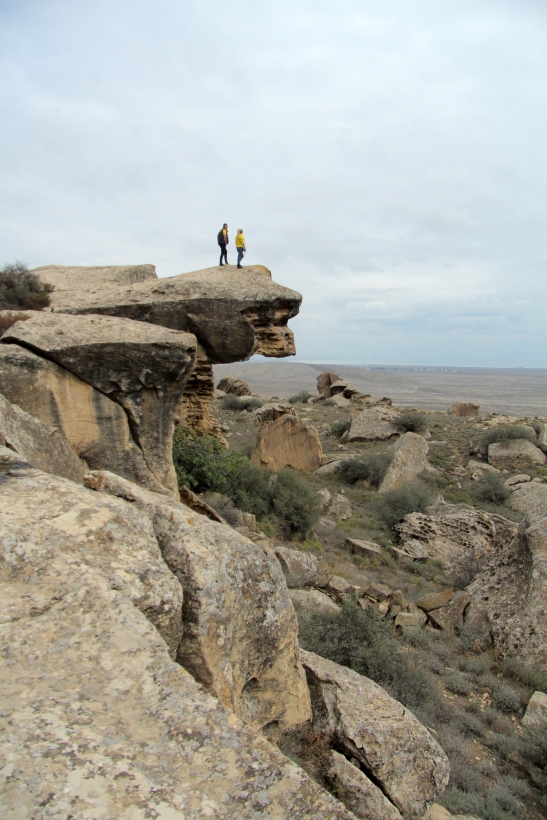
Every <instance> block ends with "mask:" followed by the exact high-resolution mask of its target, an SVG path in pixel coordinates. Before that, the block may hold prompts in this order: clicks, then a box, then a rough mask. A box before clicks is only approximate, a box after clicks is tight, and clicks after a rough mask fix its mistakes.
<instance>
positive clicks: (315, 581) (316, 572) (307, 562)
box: [275, 547, 332, 589]
mask: <svg viewBox="0 0 547 820" xmlns="http://www.w3.org/2000/svg"><path fill="white" fill-rule="evenodd" d="M275 554H276V557H277V560H278V561H279V563H280V564H281V569H282V570H283V575H284V576H285V581H286V582H287V586H288V587H289V589H302V588H305V587H319V588H320V589H321V588H322V587H326V586H327V584H328V583H329V581H330V579H331V577H332V573H331V572H329V571H328V570H326V569H324V568H323V567H321V566H320V565H319V561H318V560H317V558H316V557H315V555H312V554H311V553H309V552H299V551H298V550H291V549H288V548H287V547H276V548H275Z"/></svg>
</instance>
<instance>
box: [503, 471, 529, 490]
mask: <svg viewBox="0 0 547 820" xmlns="http://www.w3.org/2000/svg"><path fill="white" fill-rule="evenodd" d="M528 481H530V476H529V475H526V473H521V474H520V475H514V476H511V478H508V479H507V481H504V482H503V483H504V484H505V486H506V487H514V486H515V484H526V483H527V482H528Z"/></svg>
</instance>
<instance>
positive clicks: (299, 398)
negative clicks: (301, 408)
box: [289, 390, 313, 404]
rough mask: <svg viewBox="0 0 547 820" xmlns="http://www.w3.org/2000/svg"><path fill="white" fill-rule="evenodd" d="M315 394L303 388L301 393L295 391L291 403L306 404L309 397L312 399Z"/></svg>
mask: <svg viewBox="0 0 547 820" xmlns="http://www.w3.org/2000/svg"><path fill="white" fill-rule="evenodd" d="M312 396H313V394H312V393H308V391H307V390H301V391H300V393H295V394H294V396H291V397H290V399H289V403H290V404H305V403H306V402H307V401H308V399H311V398H312Z"/></svg>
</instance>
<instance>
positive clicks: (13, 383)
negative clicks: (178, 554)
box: [0, 344, 169, 493]
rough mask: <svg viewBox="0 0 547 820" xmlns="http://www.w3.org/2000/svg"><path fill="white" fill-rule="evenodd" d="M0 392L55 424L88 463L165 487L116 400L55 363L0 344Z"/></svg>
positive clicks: (148, 484) (48, 423) (153, 487)
mask: <svg viewBox="0 0 547 820" xmlns="http://www.w3.org/2000/svg"><path fill="white" fill-rule="evenodd" d="M0 392H1V393H3V394H4V396H5V397H6V398H7V399H9V401H11V402H12V403H18V405H19V406H20V407H21V408H22V409H23V410H25V411H26V412H27V413H30V414H31V415H32V416H35V417H36V418H37V419H39V420H40V421H41V422H42V424H44V425H46V426H48V427H55V428H57V429H58V430H59V432H60V433H61V434H62V435H63V436H64V438H66V440H67V441H68V442H69V444H70V446H71V447H72V449H73V450H74V451H75V452H76V453H77V454H78V455H79V456H80V457H81V458H83V459H84V460H85V461H86V462H87V463H88V464H89V466H90V467H97V468H105V469H109V470H111V471H112V472H114V473H117V474H118V475H122V476H124V477H126V478H128V479H130V480H132V481H136V482H137V483H139V484H140V485H142V486H144V487H148V488H149V489H151V490H154V491H155V492H160V493H168V492H169V490H167V489H166V488H165V487H164V486H163V485H162V484H161V483H160V482H159V481H158V479H157V478H156V476H155V475H154V474H153V473H152V472H151V470H150V469H149V468H148V465H147V463H146V461H145V459H144V455H143V452H142V450H141V449H140V448H139V447H137V445H136V443H135V441H134V439H133V436H132V434H131V430H130V428H129V422H128V418H127V415H126V413H125V412H124V410H123V409H122V408H121V407H120V405H119V404H116V403H115V402H114V401H112V399H109V398H108V396H106V395H105V394H104V393H101V392H100V391H99V390H96V389H95V388H94V387H91V385H89V384H88V383H87V382H84V381H82V379H79V378H78V377H77V376H74V375H73V374H72V373H70V371H68V370H65V369H64V368H63V367H60V366H59V365H58V364H56V363H55V362H52V361H50V360H49V359H45V358H43V357H41V356H37V355H36V354H35V353H31V351H30V350H26V349H25V348H23V347H19V346H18V345H8V344H0Z"/></svg>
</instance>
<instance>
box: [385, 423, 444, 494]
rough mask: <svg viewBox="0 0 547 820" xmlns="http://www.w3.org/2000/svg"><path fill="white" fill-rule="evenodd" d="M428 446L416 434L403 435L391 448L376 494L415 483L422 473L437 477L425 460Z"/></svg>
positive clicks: (435, 471)
mask: <svg viewBox="0 0 547 820" xmlns="http://www.w3.org/2000/svg"><path fill="white" fill-rule="evenodd" d="M428 451H429V445H428V443H427V441H425V440H424V439H423V438H422V436H419V435H418V434H417V433H405V434H404V435H402V436H401V438H400V439H399V440H398V441H396V442H395V444H394V445H393V447H392V450H391V453H392V459H391V462H390V464H389V467H388V468H387V472H386V474H385V476H384V478H383V479H382V482H381V484H380V486H379V488H378V492H380V493H385V492H387V491H388V490H394V489H395V488H397V487H400V486H401V485H402V484H406V483H407V482H409V481H415V480H416V479H417V478H418V476H419V475H421V474H422V473H424V472H428V473H432V474H435V475H438V471H437V470H435V469H434V468H433V467H431V465H430V464H429V462H428V460H427V453H428Z"/></svg>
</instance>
